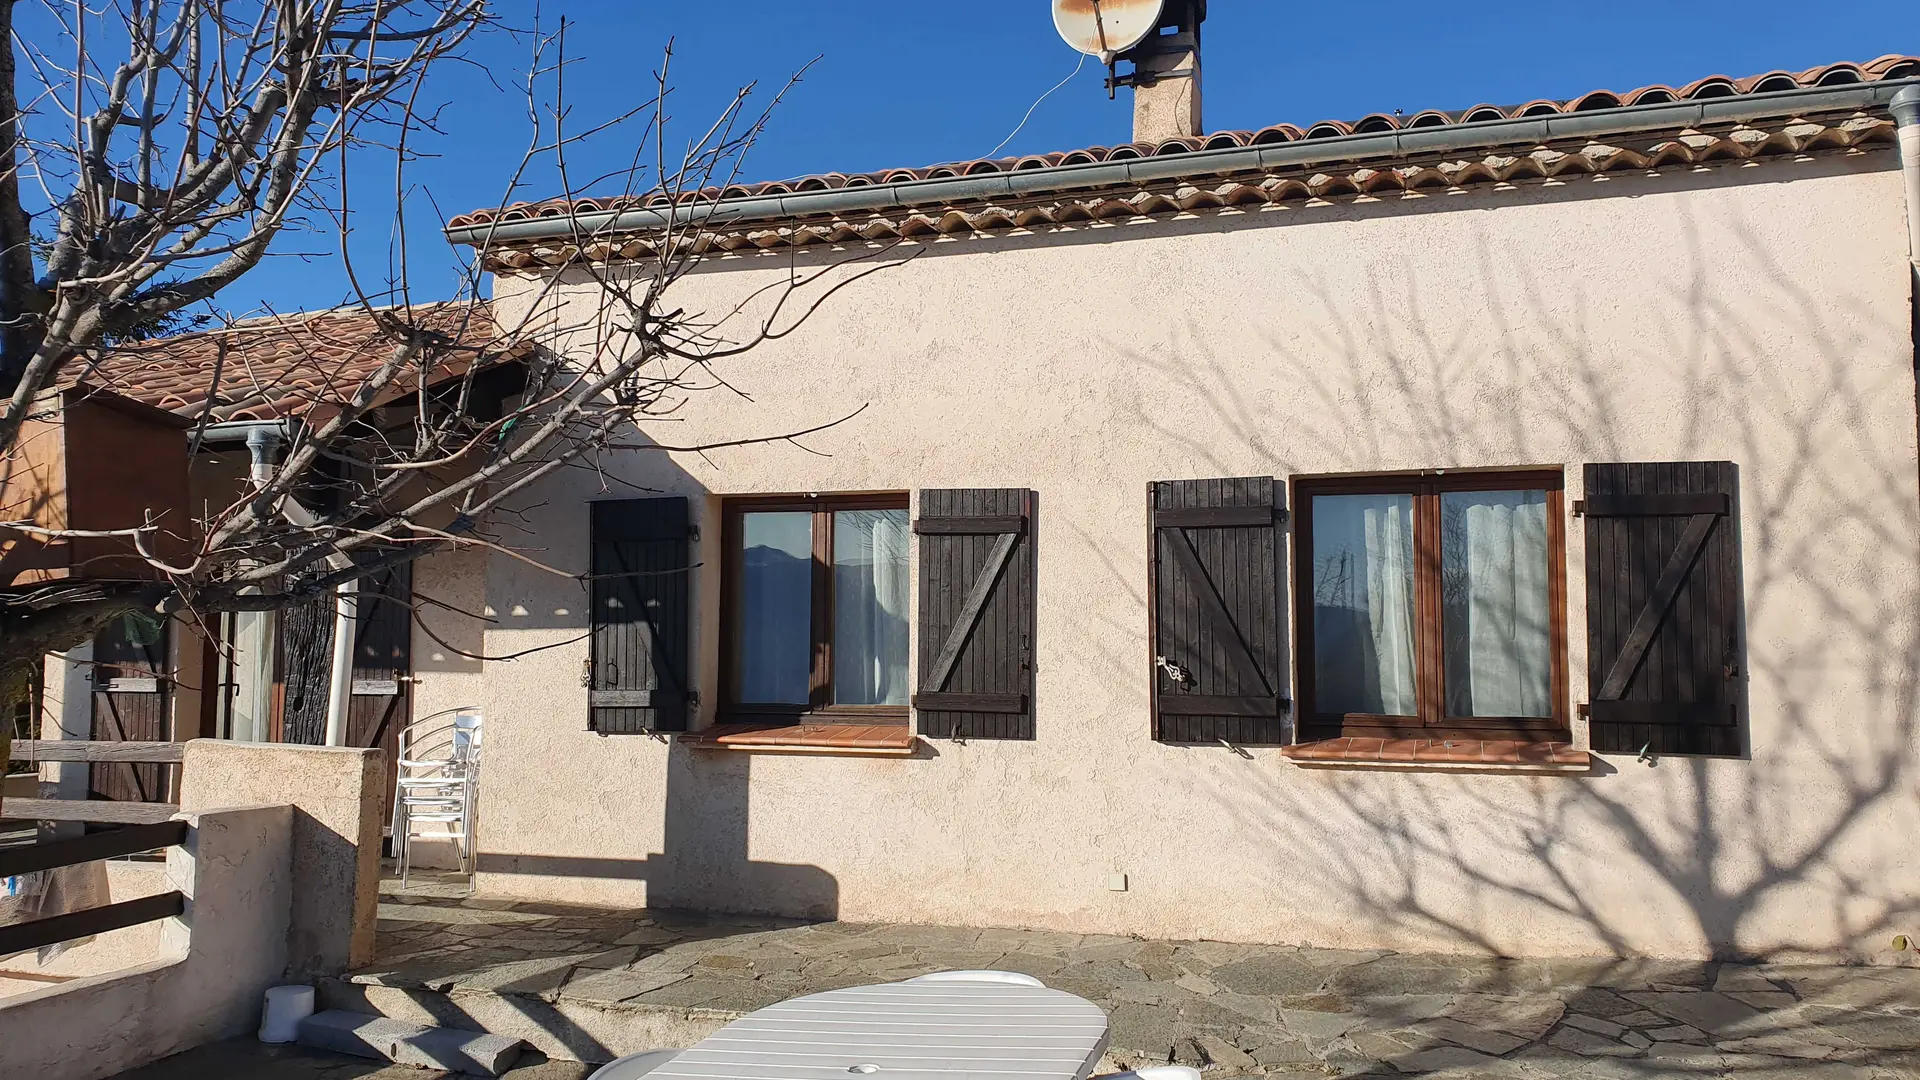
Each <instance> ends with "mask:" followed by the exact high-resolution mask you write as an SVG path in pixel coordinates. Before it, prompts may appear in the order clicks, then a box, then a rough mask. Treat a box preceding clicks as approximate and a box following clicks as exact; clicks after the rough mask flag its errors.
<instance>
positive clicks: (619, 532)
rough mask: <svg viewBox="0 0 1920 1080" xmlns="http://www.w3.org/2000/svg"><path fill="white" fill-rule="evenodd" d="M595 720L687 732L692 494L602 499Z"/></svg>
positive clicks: (628, 728) (596, 538)
mask: <svg viewBox="0 0 1920 1080" xmlns="http://www.w3.org/2000/svg"><path fill="white" fill-rule="evenodd" d="M591 505H592V507H593V511H592V513H593V559H592V574H593V580H592V586H591V589H590V592H591V594H592V595H591V602H592V610H593V617H592V629H593V645H592V659H591V660H590V661H589V663H590V671H589V677H588V688H587V700H588V706H589V709H588V711H589V714H590V719H589V721H588V727H589V728H590V729H591V730H593V731H597V732H600V733H601V734H603V735H630V734H636V733H640V732H648V731H685V730H687V715H688V704H689V696H688V689H689V687H688V685H687V679H688V670H687V653H688V649H689V643H688V640H687V637H688V626H687V604H688V592H689V585H690V582H689V581H688V577H689V574H688V573H687V570H688V566H689V555H690V541H691V538H692V536H691V531H690V530H689V527H688V525H689V520H688V515H687V500H686V498H685V497H684V496H672V497H668V498H658V499H619V500H609V501H604V502H595V503H592V504H591Z"/></svg>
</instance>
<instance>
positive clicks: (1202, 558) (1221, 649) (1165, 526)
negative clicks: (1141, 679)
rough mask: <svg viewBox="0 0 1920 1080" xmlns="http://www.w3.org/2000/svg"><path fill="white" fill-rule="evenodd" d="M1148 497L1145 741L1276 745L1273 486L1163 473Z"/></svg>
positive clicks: (1282, 681)
mask: <svg viewBox="0 0 1920 1080" xmlns="http://www.w3.org/2000/svg"><path fill="white" fill-rule="evenodd" d="M1149 494H1150V498H1151V503H1152V507H1153V562H1152V566H1151V570H1150V574H1151V578H1150V585H1151V589H1150V591H1151V594H1152V595H1151V597H1150V599H1149V603H1150V604H1151V605H1152V606H1151V615H1152V620H1153V657H1152V662H1153V673H1152V677H1153V684H1154V694H1153V737H1154V738H1155V739H1158V740H1160V741H1161V742H1170V743H1217V742H1219V741H1221V740H1223V739H1224V740H1226V741H1227V742H1229V743H1232V744H1234V745H1240V744H1243V743H1245V744H1260V743H1268V744H1272V743H1284V742H1286V739H1287V736H1286V725H1285V722H1284V719H1283V715H1282V714H1283V713H1285V711H1286V709H1287V707H1288V705H1289V704H1290V702H1289V701H1288V700H1287V696H1286V678H1285V674H1284V672H1283V669H1282V667H1281V654H1282V649H1281V636H1282V630H1281V621H1280V610H1281V609H1280V559H1281V552H1282V545H1281V539H1280V524H1281V521H1282V519H1283V517H1284V513H1283V511H1282V509H1281V506H1282V500H1281V498H1280V489H1279V487H1278V485H1277V484H1275V482H1274V480H1273V478H1272V477H1269V476H1249V477H1238V478H1232V479H1222V480H1166V481H1161V482H1159V483H1156V484H1153V485H1152V486H1151V489H1150V493H1149Z"/></svg>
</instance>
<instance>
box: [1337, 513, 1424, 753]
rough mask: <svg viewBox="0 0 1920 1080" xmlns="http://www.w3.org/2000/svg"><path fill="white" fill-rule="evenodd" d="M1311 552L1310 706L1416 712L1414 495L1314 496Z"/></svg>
mask: <svg viewBox="0 0 1920 1080" xmlns="http://www.w3.org/2000/svg"><path fill="white" fill-rule="evenodd" d="M1313 559H1314V696H1315V698H1316V701H1315V703H1314V704H1315V707H1316V709H1317V710H1318V711H1319V712H1322V713H1378V714H1385V715H1389V716H1412V715H1415V711H1416V709H1417V707H1418V703H1417V701H1416V700H1415V696H1414V693H1415V692H1414V668H1413V499H1412V497H1411V496H1408V495H1321V496H1316V497H1315V498H1314V500H1313Z"/></svg>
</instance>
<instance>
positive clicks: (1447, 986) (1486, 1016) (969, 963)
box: [354, 880, 1920, 1080]
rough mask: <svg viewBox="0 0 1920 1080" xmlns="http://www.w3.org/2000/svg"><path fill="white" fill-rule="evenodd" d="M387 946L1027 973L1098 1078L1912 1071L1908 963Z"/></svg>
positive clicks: (452, 975)
mask: <svg viewBox="0 0 1920 1080" xmlns="http://www.w3.org/2000/svg"><path fill="white" fill-rule="evenodd" d="M390 884H391V883H390ZM379 949H380V957H381V960H380V963H379V964H378V965H376V966H375V967H374V968H372V969H369V970H367V971H364V972H361V973H358V974H356V976H355V977H354V979H355V981H356V982H360V983H367V984H376V985H383V986H394V987H409V988H413V989H415V990H419V991H431V992H439V993H446V992H458V991H460V990H462V989H464V990H466V991H469V992H473V991H480V992H493V993H501V994H509V995H530V996H534V997H538V998H539V999H540V1000H541V1001H543V1002H546V1003H556V1002H559V1003H578V1004H582V1005H586V1004H591V1003H604V1004H607V1005H617V1006H620V1007H626V1008H633V1009H645V1008H646V1007H653V1008H658V1009H666V1010H683V1011H686V1012H688V1013H694V1014H704V1015H707V1016H717V1017H718V1018H719V1019H716V1020H715V1023H716V1024H717V1023H718V1022H720V1020H724V1019H725V1018H726V1017H727V1016H729V1015H736V1014H739V1013H745V1012H748V1011H750V1010H753V1009H757V1008H760V1007H763V1006H766V1005H770V1004H773V1003H774V1002H777V1001H781V1000H784V999H786V998H790V997H795V996H798V995H801V994H807V993H813V992H817V991H821V990H828V989H833V988H835V987H841V986H852V985H859V984H864V983H875V982H889V981H894V980H899V979H904V978H907V977H910V976H913V975H918V974H921V973H924V972H928V971H937V970H943V969H956V968H999V969H1005V970H1011V971H1022V972H1026V973H1028V974H1031V975H1035V976H1038V977H1039V978H1041V979H1042V980H1044V981H1045V982H1046V983H1047V985H1049V986H1053V987H1057V988H1059V989H1062V990H1067V991H1070V992H1072V993H1075V994H1078V995H1080V996H1082V997H1084V998H1087V999H1088V1000H1090V1001H1093V1002H1094V1003H1096V1004H1098V1005H1099V1006H1100V1007H1101V1008H1103V1009H1105V1010H1106V1011H1107V1012H1108V1014H1109V1015H1110V1016H1111V1017H1112V1023H1113V1027H1112V1050H1111V1052H1110V1054H1109V1058H1110V1060H1109V1063H1108V1064H1109V1065H1117V1066H1130V1065H1139V1064H1150V1063H1164V1062H1167V1061H1174V1062H1180V1063H1185V1064H1191V1065H1197V1066H1201V1067H1204V1068H1205V1069H1207V1071H1208V1073H1209V1075H1210V1076H1215V1075H1217V1076H1222V1077H1225V1076H1234V1075H1257V1074H1264V1075H1266V1076H1269V1077H1276V1078H1288V1080H1291V1078H1296V1077H1298V1078H1305V1077H1326V1076H1406V1075H1416V1076H1449V1077H1531V1078H1547V1077H1567V1078H1595V1080H1601V1078H1612V1077H1667V1076H1675V1077H1679V1076H1685V1077H1716V1076H1739V1077H1811V1078H1834V1080H1841V1078H1855V1077H1857V1078H1886V1080H1892V1078H1895V1077H1901V1078H1920V968H1884V967H1883V968H1869V967H1810V966H1793V965H1767V964H1760V965H1741V964H1722V963H1692V962H1672V961H1649V960H1606V959H1576V960H1565V959H1560V960H1496V959H1486V958H1477V957H1461V956H1438V955H1408V954H1402V953H1390V952H1365V951H1347V950H1333V949H1313V948H1296V947H1291V946H1261V945H1235V944H1227V943H1222V942H1212V941H1151V940H1139V939H1135V938H1128V937H1112V936H1104V935H1095V934H1066V933H1049V932H1039V931H1025V930H979V929H969V928H964V927H952V926H916V925H882V924H856V923H842V922H829V923H815V924H807V923H801V922H796V921H791V920H774V919H751V918H734V917H724V916H703V915H695V914H688V913H680V912H666V911H607V910H598V909H593V910H586V909H578V908H565V907H557V906H552V905H543V904H532V903H514V902H509V901H502V900H491V899H485V898H465V897H463V896H461V895H460V894H459V889H458V888H457V887H455V886H451V885H449V884H446V883H444V882H443V883H428V884H425V885H423V884H422V883H420V882H419V881H418V880H416V881H415V883H414V886H413V888H412V889H411V890H409V891H408V892H406V893H399V892H397V891H389V893H388V895H386V896H385V897H383V903H382V905H381V922H380V937H379ZM647 1011H651V1009H648V1010H647ZM580 1056H591V1055H580Z"/></svg>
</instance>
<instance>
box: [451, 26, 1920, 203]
mask: <svg viewBox="0 0 1920 1080" xmlns="http://www.w3.org/2000/svg"><path fill="white" fill-rule="evenodd" d="M1912 76H1920V57H1914V56H1905V55H1897V54H1890V55H1887V56H1882V57H1880V58H1878V59H1875V60H1869V61H1867V62H1866V63H1863V64H1855V63H1837V64H1824V65H1821V66H1819V67H1813V68H1808V69H1807V70H1805V71H1799V72H1789V71H1770V72H1766V73H1764V74H1761V75H1749V76H1746V77H1745V78H1739V79H1734V78H1729V77H1727V76H1725V75H1709V76H1707V77H1706V78H1702V79H1696V80H1694V81H1693V82H1690V83H1688V84H1687V85H1686V86H1684V87H1682V88H1680V89H1677V90H1676V89H1674V88H1672V87H1669V86H1664V85H1654V86H1643V87H1639V88H1638V89H1634V90H1629V91H1626V92H1624V93H1615V92H1613V91H1610V90H1594V91H1592V92H1590V93H1586V94H1582V95H1580V96H1579V97H1576V98H1570V99H1567V100H1564V101H1553V100H1545V99H1542V100H1538V101H1530V102H1527V103H1526V104H1523V105H1510V106H1499V105H1476V106H1474V107H1473V108H1471V109H1463V110H1459V111H1443V110H1437V109H1429V110H1426V111H1423V112H1418V113H1414V114H1413V115H1411V116H1399V115H1389V114H1386V113H1373V114H1371V115H1369V116H1365V117H1362V118H1361V119H1359V120H1356V121H1351V122H1349V121H1342V120H1322V121H1320V122H1319V123H1316V124H1312V125H1310V126H1308V127H1306V128H1304V129H1302V128H1299V127H1296V126H1294V125H1292V124H1276V125H1273V126H1270V127H1264V128H1261V129H1260V130H1258V131H1220V132H1215V133H1213V134H1211V135H1206V136H1202V137H1185V138H1175V139H1168V140H1166V141H1164V142H1160V143H1155V144H1145V143H1127V144H1122V145H1120V146H1112V147H1107V146H1095V147H1088V148H1086V149H1084V150H1073V151H1067V152H1054V153H1047V154H1028V155H1024V156H1020V157H1005V158H993V159H977V160H972V161H953V162H944V163H941V164H938V165H930V166H926V167H923V168H917V169H882V170H879V171H876V172H870V173H855V174H847V173H819V174H815V175H812V176H804V177H799V178H796V179H792V180H773V181H768V182H765V183H758V184H743V185H742V184H737V185H733V186H731V187H727V188H725V189H707V190H703V191H697V192H685V193H683V194H682V195H681V196H680V200H681V201H683V202H692V201H711V200H713V199H715V198H724V199H732V198H745V197H749V196H754V195H781V194H792V193H795V192H802V191H821V190H831V189H837V188H847V187H861V186H865V185H870V184H891V183H904V182H909V181H914V180H929V179H940V178H943V177H959V176H978V175H981V174H986V173H1003V172H1015V171H1019V170H1022V169H1037V168H1047V167H1052V166H1058V165H1077V164H1097V163H1101V162H1108V161H1123V160H1130V159H1137V158H1142V157H1148V156H1158V155H1164V154H1179V153H1187V152H1190V151H1193V150H1202V149H1206V150H1216V149H1230V148H1234V147H1244V146H1262V145H1270V144H1273V143H1281V142H1295V141H1298V140H1301V139H1323V138H1333V137H1336V136H1341V135H1349V134H1353V133H1356V132H1361V133H1365V132H1380V131H1394V130H1402V129H1406V128H1429V127H1440V126H1446V125H1451V124H1459V123H1472V122H1476V121H1481V120H1501V119H1515V118H1520V117H1527V116H1539V115H1543V114H1552V113H1571V112H1581V111H1586V110H1589V109H1608V108H1617V107H1619V106H1622V105H1644V104H1656V103H1660V102H1668V101H1684V100H1693V99H1696V98H1710V97H1727V96H1731V95H1736V94H1754V93H1767V92H1771V91H1776V90H1793V89H1801V88H1806V87H1815V86H1835V85H1840V84H1844V83H1858V82H1875V81H1880V80H1884V79H1900V78H1908V77H1912ZM671 201H672V200H671V199H670V198H669V197H668V196H666V195H665V194H664V193H658V192H655V193H651V194H647V195H635V196H625V195H616V196H602V197H592V198H582V199H576V200H573V201H572V202H571V203H569V202H567V201H566V200H561V199H549V200H544V201H538V202H524V203H515V204H513V205H511V206H507V207H504V208H483V209H479V210H474V211H471V212H469V213H466V214H462V215H460V216H458V217H456V218H454V219H453V220H452V221H450V222H448V223H447V227H448V228H450V229H457V228H462V227H467V226H473V225H484V224H487V223H489V222H493V221H500V222H508V221H525V220H533V219H538V218H543V217H559V216H563V215H565V214H566V213H568V212H569V210H570V209H571V210H572V211H573V212H575V213H592V212H596V211H608V210H612V211H618V210H629V209H638V208H645V207H660V206H664V205H667V204H668V203H669V202H671Z"/></svg>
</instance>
